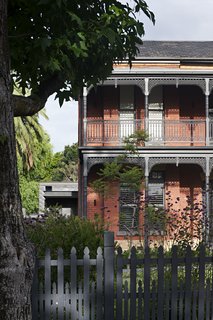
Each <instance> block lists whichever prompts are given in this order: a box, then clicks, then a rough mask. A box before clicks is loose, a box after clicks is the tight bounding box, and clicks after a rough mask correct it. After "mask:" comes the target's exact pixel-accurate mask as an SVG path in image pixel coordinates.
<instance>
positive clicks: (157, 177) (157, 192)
mask: <svg viewBox="0 0 213 320" xmlns="http://www.w3.org/2000/svg"><path fill="white" fill-rule="evenodd" d="M148 196H149V203H148V221H149V231H151V232H155V231H156V232H159V231H163V230H165V218H166V217H165V214H164V197H165V196H164V174H163V172H162V171H152V172H151V174H150V177H149V186H148Z"/></svg>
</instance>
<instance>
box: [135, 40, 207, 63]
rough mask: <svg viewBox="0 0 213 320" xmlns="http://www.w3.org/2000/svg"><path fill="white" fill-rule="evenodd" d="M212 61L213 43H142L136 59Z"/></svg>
mask: <svg viewBox="0 0 213 320" xmlns="http://www.w3.org/2000/svg"><path fill="white" fill-rule="evenodd" d="M140 58H142V59H146V58H147V59H152V60H154V59H159V58H160V59H172V60H175V59H178V60H183V59H184V60H191V59H196V60H203V59H204V60H206V59H207V60H213V41H143V45H140V46H139V52H138V54H137V58H136V59H140Z"/></svg>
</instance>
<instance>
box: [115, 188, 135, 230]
mask: <svg viewBox="0 0 213 320" xmlns="http://www.w3.org/2000/svg"><path fill="white" fill-rule="evenodd" d="M119 212H120V218H119V226H120V227H119V230H120V231H126V232H133V231H137V227H138V195H137V193H136V192H135V191H133V190H131V189H129V187H128V186H127V185H126V184H121V186H120V211H119Z"/></svg>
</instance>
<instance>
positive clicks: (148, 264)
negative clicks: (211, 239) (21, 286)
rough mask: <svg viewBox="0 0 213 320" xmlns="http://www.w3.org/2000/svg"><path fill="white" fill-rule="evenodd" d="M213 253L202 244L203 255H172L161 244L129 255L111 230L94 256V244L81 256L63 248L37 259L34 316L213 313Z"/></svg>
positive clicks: (87, 318)
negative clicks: (155, 249) (152, 250)
mask: <svg viewBox="0 0 213 320" xmlns="http://www.w3.org/2000/svg"><path fill="white" fill-rule="evenodd" d="M212 263H213V257H212V256H206V255H205V248H204V247H203V246H201V248H200V251H199V254H198V256H197V257H195V256H194V254H193V251H192V250H191V248H190V247H187V249H186V252H185V253H184V254H183V253H182V254H181V255H179V254H178V250H177V247H173V249H172V253H171V256H169V257H168V255H167V254H166V253H164V252H163V248H162V247H159V248H158V253H157V254H156V255H155V257H153V256H152V255H151V254H150V251H149V249H146V250H145V254H144V255H143V256H142V257H138V256H137V254H136V249H135V248H134V247H133V248H132V249H131V255H130V257H129V258H127V257H126V255H123V253H122V250H121V248H119V249H118V250H115V249H114V235H113V233H112V232H106V233H105V238H104V250H103V251H102V249H101V248H99V249H98V250H97V256H96V258H94V259H91V257H90V253H89V249H88V248H85V250H84V256H83V257H82V259H78V258H77V256H76V250H75V248H72V249H71V253H70V257H69V259H67V258H64V256H63V250H62V249H59V250H58V257H57V259H51V254H50V251H49V250H47V251H46V255H45V258H44V259H43V260H37V263H36V268H35V276H34V283H33V290H32V309H33V319H34V320H39V319H45V320H49V319H59V320H60V319H61V320H62V319H71V320H77V319H78V320H83V319H84V320H95V319H97V320H102V319H104V320H109V319H110V320H113V319H116V320H123V319H126V320H130V319H131V320H142V319H144V320H149V319H156V320H163V319H164V320H169V319H172V320H174V319H185V320H187V319H192V320H193V319H194V320H195V319H196V320H197V319H198V320H204V319H205V320H206V319H207V320H208V319H209V320H210V319H213V266H212Z"/></svg>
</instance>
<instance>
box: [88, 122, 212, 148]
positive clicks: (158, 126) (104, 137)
mask: <svg viewBox="0 0 213 320" xmlns="http://www.w3.org/2000/svg"><path fill="white" fill-rule="evenodd" d="M84 121H85V127H86V137H85V144H86V145H95V144H106V145H107V144H110V145H115V146H120V145H122V144H123V139H124V138H125V137H128V136H129V135H130V134H132V133H134V132H135V131H137V130H145V121H144V120H84ZM146 132H147V133H148V135H149V139H148V142H147V145H150V144H151V145H156V144H162V145H174V146H175V145H184V146H191V145H201V146H202V145H206V121H205V120H166V119H164V120H148V123H147V127H146ZM208 138H209V139H208V140H209V141H210V144H211V143H212V142H213V120H210V121H209V132H208Z"/></svg>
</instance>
